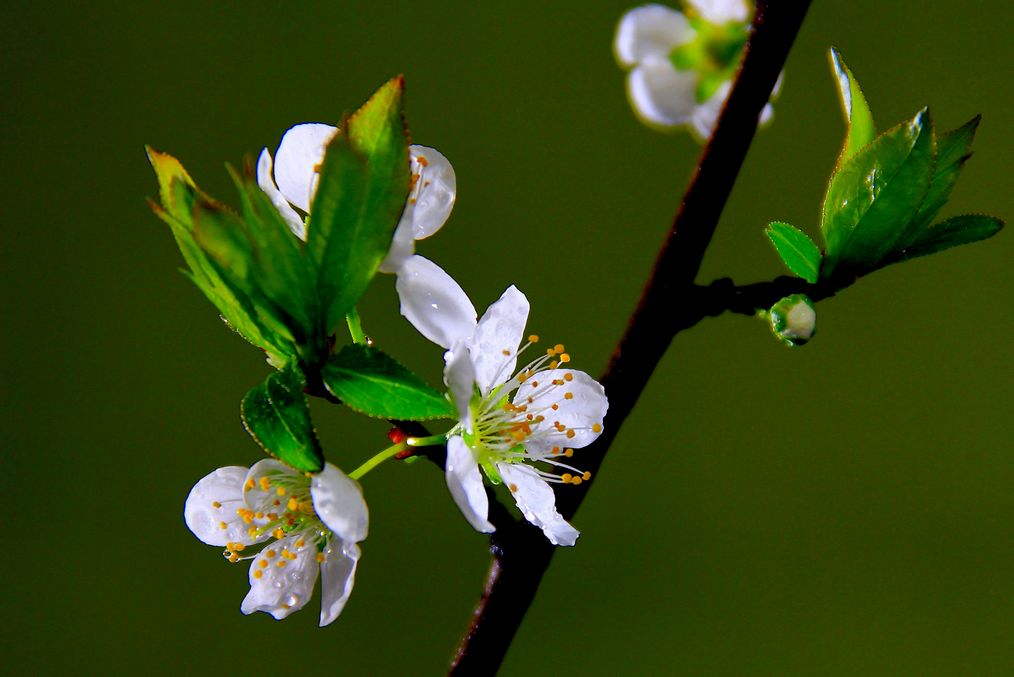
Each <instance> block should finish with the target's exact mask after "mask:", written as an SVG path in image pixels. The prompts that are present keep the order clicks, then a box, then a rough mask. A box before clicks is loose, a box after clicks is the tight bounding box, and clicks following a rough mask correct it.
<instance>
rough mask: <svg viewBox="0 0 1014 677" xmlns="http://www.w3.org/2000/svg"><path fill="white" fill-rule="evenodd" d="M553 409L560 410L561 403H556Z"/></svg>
mask: <svg viewBox="0 0 1014 677" xmlns="http://www.w3.org/2000/svg"><path fill="white" fill-rule="evenodd" d="M552 409H553V411H558V410H559V409H560V405H559V404H556V403H554V404H553V407H552Z"/></svg>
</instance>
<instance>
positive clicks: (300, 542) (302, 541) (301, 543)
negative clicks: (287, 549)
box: [296, 538, 306, 548]
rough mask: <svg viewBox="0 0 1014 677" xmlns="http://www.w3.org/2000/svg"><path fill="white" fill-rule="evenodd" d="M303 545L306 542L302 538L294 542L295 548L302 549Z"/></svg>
mask: <svg viewBox="0 0 1014 677" xmlns="http://www.w3.org/2000/svg"><path fill="white" fill-rule="evenodd" d="M304 545H306V541H305V540H303V539H302V538H301V539H299V540H298V541H296V547H297V548H302V547H303V546H304Z"/></svg>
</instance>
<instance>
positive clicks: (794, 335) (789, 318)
mask: <svg viewBox="0 0 1014 677" xmlns="http://www.w3.org/2000/svg"><path fill="white" fill-rule="evenodd" d="M768 321H769V322H770V323H771V331H772V332H774V334H775V336H777V337H778V338H779V340H781V341H783V342H785V343H786V344H788V345H790V346H801V345H803V344H804V343H806V342H807V341H809V340H810V339H811V338H813V335H814V334H815V333H816V331H817V310H816V308H814V306H813V301H811V300H810V299H809V297H808V296H806V294H793V295H792V296H786V297H785V298H783V299H782V300H781V301H779V302H778V303H776V304H775V305H773V306H771V310H769V311H768Z"/></svg>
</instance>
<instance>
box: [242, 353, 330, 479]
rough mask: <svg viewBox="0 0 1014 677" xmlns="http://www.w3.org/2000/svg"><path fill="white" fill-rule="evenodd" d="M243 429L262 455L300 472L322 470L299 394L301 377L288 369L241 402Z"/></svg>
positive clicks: (317, 445)
mask: <svg viewBox="0 0 1014 677" xmlns="http://www.w3.org/2000/svg"><path fill="white" fill-rule="evenodd" d="M240 413H241V415H242V417H243V425H244V426H245V427H246V429H247V432H249V433H250V436H251V437H253V438H254V440H255V441H256V442H257V444H259V445H260V446H261V447H262V448H263V449H264V451H266V452H267V453H269V454H271V455H272V456H275V457H276V458H278V459H279V460H280V461H283V462H284V463H287V464H288V465H290V466H292V467H293V468H295V469H296V470H301V471H303V472H319V471H320V470H322V469H323V468H324V454H323V452H322V451H321V448H320V442H318V441H317V433H316V432H315V431H314V429H313V421H311V419H310V408H309V405H308V404H307V402H306V395H304V394H303V376H302V374H300V372H299V370H298V369H296V368H295V367H288V368H286V369H284V370H282V371H278V372H275V373H273V374H271V375H270V376H268V378H267V380H265V381H264V383H262V384H260V385H259V386H256V387H255V388H253V389H252V390H250V392H248V393H247V394H246V396H245V397H244V398H243V402H242V404H241V405H240Z"/></svg>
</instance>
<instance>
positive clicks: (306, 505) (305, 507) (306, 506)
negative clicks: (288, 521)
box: [299, 501, 313, 515]
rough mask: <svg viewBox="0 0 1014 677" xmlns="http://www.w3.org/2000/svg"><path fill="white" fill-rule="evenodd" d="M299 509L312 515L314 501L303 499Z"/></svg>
mask: <svg viewBox="0 0 1014 677" xmlns="http://www.w3.org/2000/svg"><path fill="white" fill-rule="evenodd" d="M299 511H300V512H302V513H304V514H306V515H312V514H313V503H311V502H310V501H303V502H302V503H300V504H299Z"/></svg>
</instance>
